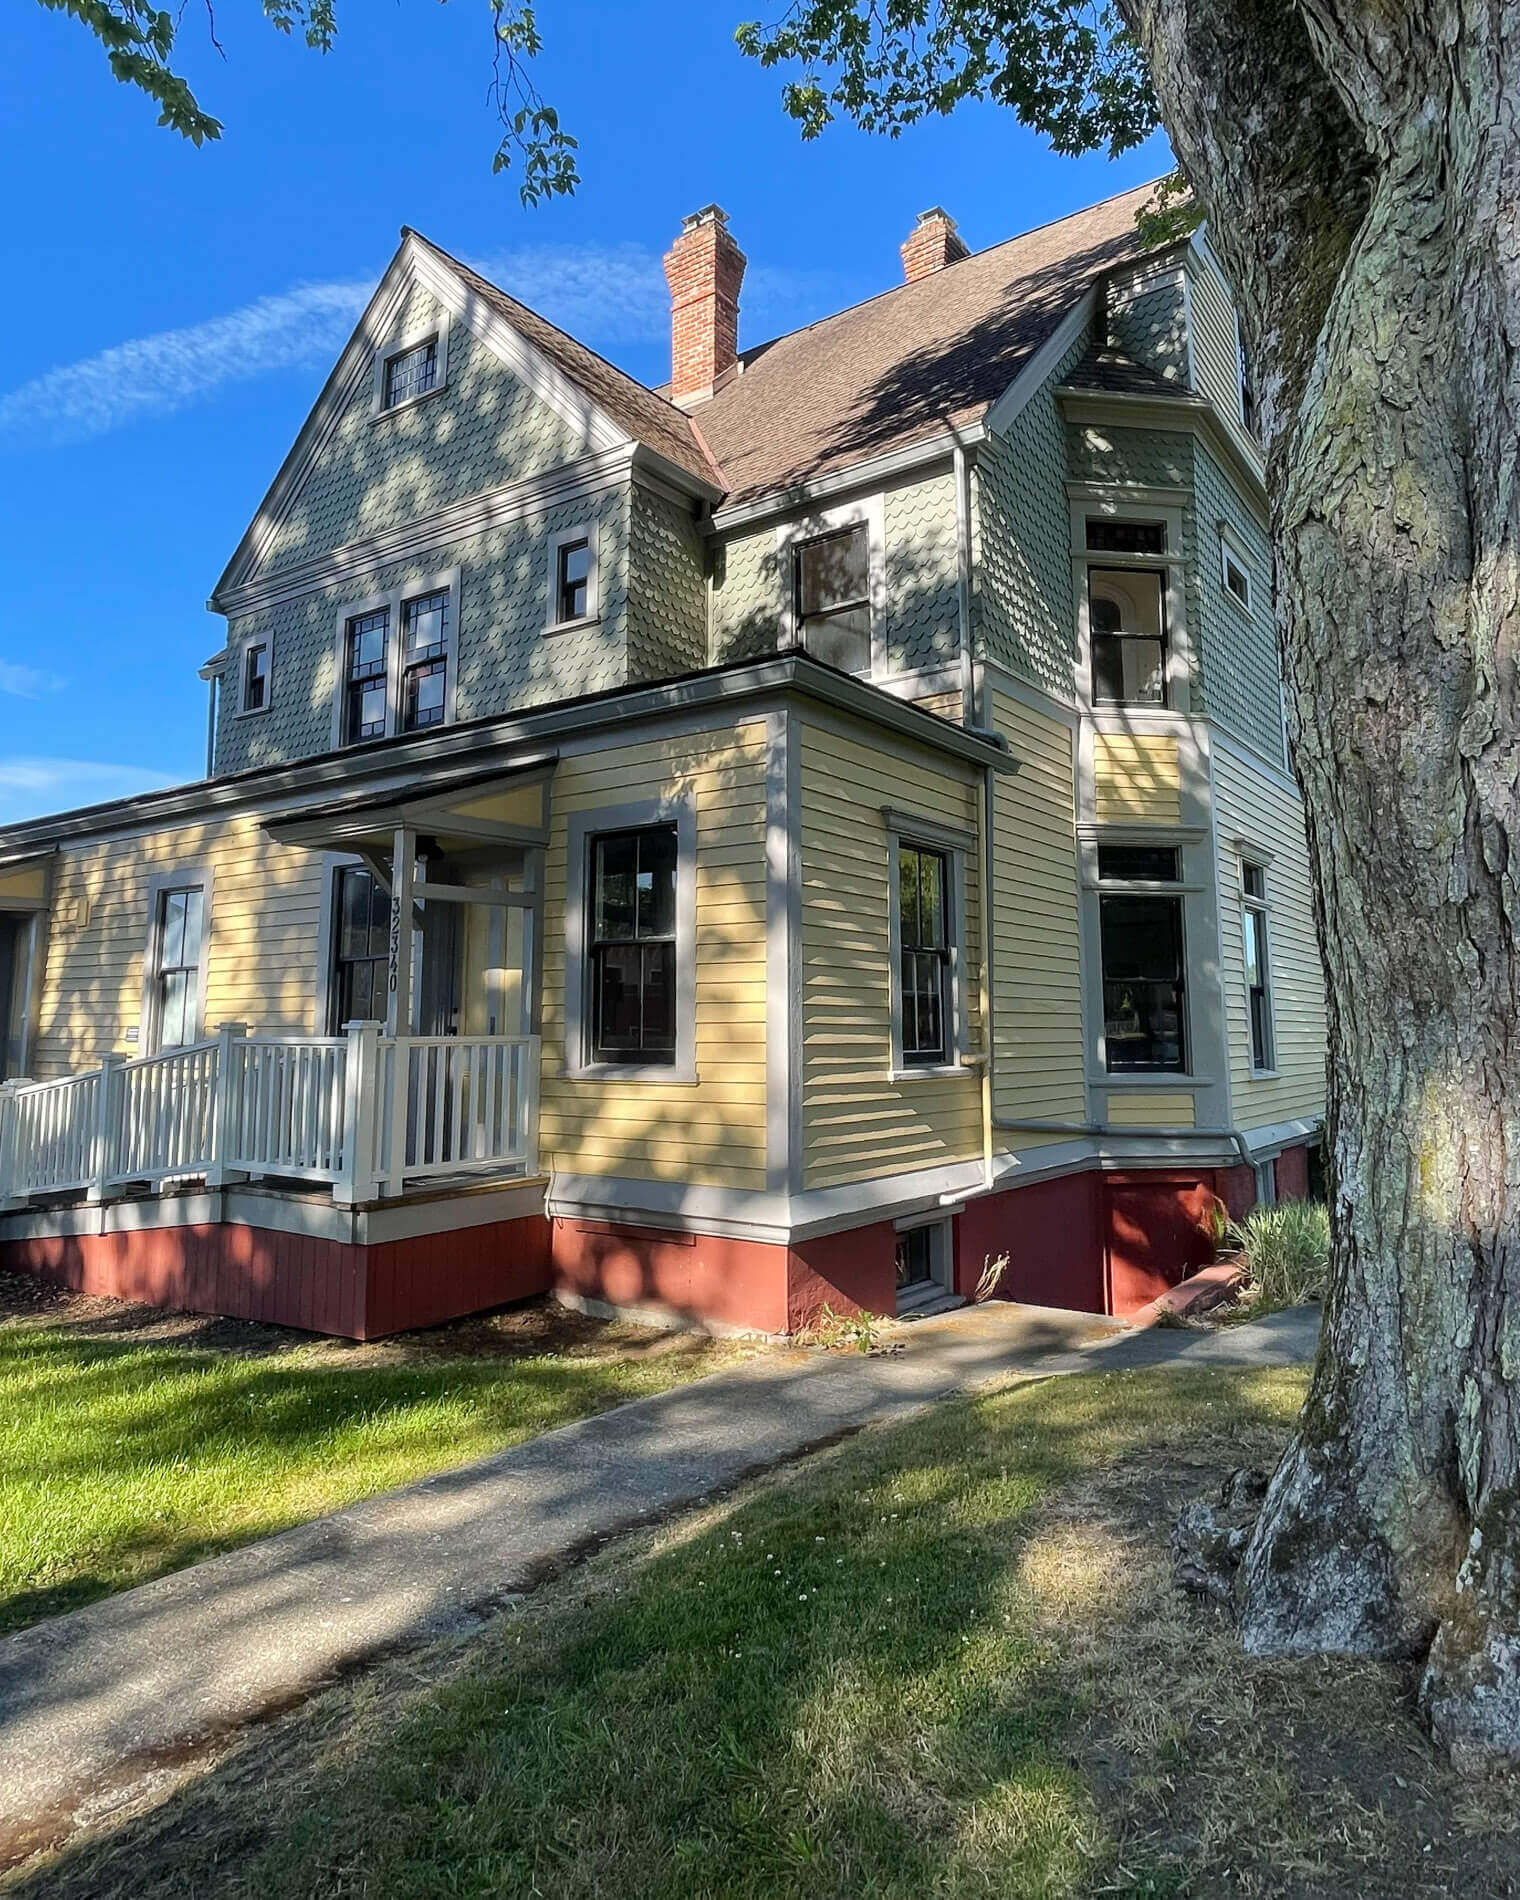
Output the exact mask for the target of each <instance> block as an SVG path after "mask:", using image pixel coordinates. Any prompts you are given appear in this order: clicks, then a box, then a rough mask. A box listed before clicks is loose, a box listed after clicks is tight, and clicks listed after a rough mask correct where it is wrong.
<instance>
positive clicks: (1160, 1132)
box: [995, 1120, 1256, 1168]
mask: <svg viewBox="0 0 1520 1900" xmlns="http://www.w3.org/2000/svg"><path fill="white" fill-rule="evenodd" d="M995 1125H996V1126H997V1127H999V1128H1006V1129H1008V1130H1010V1131H1012V1132H1017V1133H1022V1134H1029V1135H1121V1136H1123V1137H1124V1138H1125V1139H1126V1140H1128V1139H1130V1138H1132V1137H1133V1136H1136V1135H1138V1136H1140V1137H1141V1139H1142V1140H1145V1141H1158V1140H1166V1141H1175V1140H1179V1139H1181V1138H1182V1137H1184V1136H1187V1135H1201V1136H1202V1137H1203V1138H1204V1139H1205V1140H1206V1141H1227V1142H1229V1143H1230V1145H1231V1147H1232V1148H1234V1150H1235V1152H1236V1154H1237V1155H1238V1156H1239V1157H1240V1165H1241V1166H1242V1167H1243V1168H1254V1167H1255V1166H1256V1163H1255V1162H1254V1161H1253V1160H1252V1159H1251V1151H1250V1149H1249V1148H1248V1147H1247V1146H1246V1138H1245V1136H1244V1135H1243V1134H1242V1133H1241V1131H1240V1130H1239V1129H1238V1128H1200V1127H1198V1126H1197V1125H1196V1124H1195V1125H1194V1126H1192V1127H1189V1128H1139V1127H1137V1128H1130V1127H1128V1126H1126V1127H1123V1128H1114V1127H1112V1126H1110V1125H1109V1124H1108V1123H1106V1122H1059V1121H1012V1120H1007V1121H1005V1120H999V1121H998V1122H997V1123H996V1124H995Z"/></svg>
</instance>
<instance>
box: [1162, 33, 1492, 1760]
mask: <svg viewBox="0 0 1520 1900" xmlns="http://www.w3.org/2000/svg"><path fill="white" fill-rule="evenodd" d="M1129 14H1130V18H1131V20H1132V22H1133V24H1134V25H1135V26H1136V28H1137V30H1138V31H1139V34H1140V36H1141V38H1142V40H1143V42H1144V44H1145V45H1146V48H1147V51H1148V53H1149V55H1150V58H1151V61H1152V65H1153V69H1154V71H1155V74H1156V81H1157V88H1158V92H1159V94H1160V96H1161V100H1162V106H1163V116H1164V118H1165V119H1166V122H1167V126H1168V130H1169V131H1170V132H1171V135H1172V139H1173V144H1174V146H1175V148H1176V150H1177V152H1178V155H1179V158H1180V159H1181V161H1182V163H1183V166H1184V168H1185V170H1186V171H1187V173H1188V175H1189V177H1190V178H1191V180H1192V182H1193V185H1194V187H1195V189H1196V191H1197V192H1198V194H1199V197H1200V198H1201V200H1202V202H1203V204H1204V206H1205V208H1206V212H1207V215H1208V217H1209V221H1210V229H1211V237H1212V239H1213V242H1214V244H1215V247H1216V248H1217V249H1218V250H1219V251H1220V252H1221V254H1222V256H1223V258H1224V261H1225V263H1226V265H1227V268H1229V269H1230V271H1231V274H1232V276H1233V277H1234V278H1235V281H1236V284H1237V288H1238V290H1239V293H1240V296H1241V300H1242V305H1243V310H1244V315H1245V319H1246V323H1247V329H1248V334H1250V335H1252V336H1253V337H1254V338H1255V341H1256V346H1257V352H1258V355H1259V359H1260V367H1261V369H1262V371H1263V381H1264V388H1265V394H1266V398H1267V402H1266V409H1267V415H1266V433H1267V448H1268V470H1269V489H1270V494H1271V501H1272V510H1273V526H1274V540H1275V548H1276V556H1277V567H1278V572H1277V594H1278V615H1279V627H1280V632H1281V638H1282V643H1283V653H1284V664H1285V671H1286V674H1287V680H1288V696H1289V724H1290V732H1291V736H1292V740H1293V753H1294V763H1295V769H1296V771H1297V774H1298V778H1299V782H1300V784H1301V785H1302V787H1303V791H1304V797H1305V802H1306V806H1307V811H1308V823H1309V840H1310V854H1311V860H1312V865H1313V872H1314V880H1315V891H1316V901H1317V905H1318V914H1319V924H1320V939H1321V946H1322V950H1323V955H1324V963H1325V973H1326V979H1327V983H1328V991H1329V1021H1330V1049H1329V1077H1330V1109H1329V1137H1330V1163H1331V1166H1330V1179H1331V1182H1332V1190H1333V1192H1332V1208H1331V1219H1332V1235H1333V1275H1332V1282H1333V1284H1332V1292H1331V1295H1330V1299H1329V1303H1328V1306H1327V1310H1326V1316H1325V1330H1324V1339H1323V1343H1322V1346H1321V1351H1320V1355H1319V1360H1318V1363H1317V1365H1316V1368H1315V1374H1314V1380H1313V1385H1312V1388H1311V1392H1310V1396H1309V1401H1308V1404H1307V1406H1306V1408H1305V1411H1304V1414H1303V1417H1302V1419H1301V1421H1300V1425H1299V1429H1298V1432H1297V1435H1296V1437H1295V1439H1294V1441H1293V1443H1292V1445H1291V1447H1290V1449H1289V1451H1288V1454H1287V1456H1286V1457H1285V1458H1284V1460H1283V1463H1282V1464H1281V1466H1280V1467H1279V1469H1278V1471H1277V1473H1276V1475H1275V1477H1274V1479H1273V1481H1272V1485H1271V1489H1270V1491H1269V1492H1268V1495H1267V1499H1266V1503H1265V1506H1264V1508H1263V1511H1262V1515H1261V1517H1260V1519H1259V1521H1258V1524H1257V1527H1256V1531H1255V1533H1254V1536H1253V1538H1252V1541H1251V1544H1250V1546H1249V1548H1248V1550H1247V1554H1246V1559H1245V1564H1244V1568H1243V1571H1242V1577H1241V1609H1242V1627H1243V1632H1244V1638H1245V1642H1246V1644H1247V1646H1248V1647H1249V1648H1250V1649H1252V1650H1255V1651H1257V1652H1261V1653H1276V1654H1283V1653H1301V1652H1306V1651H1311V1650H1326V1651H1340V1652H1350V1653H1358V1654H1379V1655H1394V1654H1397V1655H1420V1656H1424V1657H1425V1658H1426V1663H1425V1669H1424V1678H1423V1700H1424V1705H1425V1707H1426V1710H1427V1712H1428V1714H1429V1716H1430V1719H1431V1722H1432V1724H1433V1727H1434V1729H1435V1731H1436V1733H1437V1734H1438V1735H1439V1736H1440V1737H1441V1738H1442V1739H1443V1740H1445V1741H1446V1742H1447V1743H1448V1744H1449V1745H1450V1746H1451V1747H1452V1749H1453V1750H1454V1752H1456V1753H1457V1754H1459V1755H1466V1756H1468V1757H1469V1758H1472V1759H1479V1758H1482V1757H1485V1756H1506V1757H1510V1758H1515V1757H1520V1016H1517V1012H1520V944H1517V928H1520V791H1517V783H1520V749H1517V731H1516V712H1517V692H1520V681H1517V663H1520V466H1517V448H1520V443H1517V427H1520V232H1517V223H1516V220H1517V210H1520V72H1517V68H1516V54H1517V51H1520V0H1493V4H1490V5H1483V4H1480V3H1479V0H1461V3H1460V4H1452V5H1450V6H1447V7H1444V8H1437V7H1431V8H1428V9H1426V8H1418V9H1417V8H1414V7H1412V6H1410V7H1406V6H1401V5H1398V4H1395V5H1394V6H1392V7H1391V8H1390V7H1389V6H1388V5H1386V4H1382V5H1379V6H1377V7H1375V8H1374V7H1371V6H1369V7H1368V8H1367V9H1366V10H1365V11H1363V10H1362V9H1361V8H1358V7H1352V6H1341V5H1335V4H1331V3H1330V0H1296V3H1295V0H1270V3H1263V0H1257V3H1256V4H1251V3H1250V0H1248V3H1247V4H1245V5H1231V4H1230V3H1229V0H1130V4H1129Z"/></svg>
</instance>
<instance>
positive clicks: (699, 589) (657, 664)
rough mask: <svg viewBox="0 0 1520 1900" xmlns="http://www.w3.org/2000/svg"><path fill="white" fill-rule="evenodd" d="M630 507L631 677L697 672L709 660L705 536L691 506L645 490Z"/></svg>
mask: <svg viewBox="0 0 1520 1900" xmlns="http://www.w3.org/2000/svg"><path fill="white" fill-rule="evenodd" d="M629 508H630V518H629V545H628V677H629V678H630V679H636V680H655V679H669V678H670V677H671V676H672V675H673V674H676V673H689V672H692V671H693V670H694V669H695V668H697V667H699V666H705V665H706V664H707V589H706V586H705V584H704V581H703V575H702V565H703V561H704V559H705V551H704V549H703V546H702V537H701V535H700V534H699V533H698V532H697V525H696V522H695V521H694V520H693V518H692V515H691V511H690V510H689V509H685V508H680V507H678V506H677V505H676V504H675V503H674V502H671V501H667V500H666V499H665V498H664V496H662V495H652V494H650V492H649V491H648V490H647V489H645V488H635V489H634V490H633V493H632V497H631V499H630V503H629Z"/></svg>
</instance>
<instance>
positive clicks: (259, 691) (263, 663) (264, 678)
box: [243, 646, 269, 712]
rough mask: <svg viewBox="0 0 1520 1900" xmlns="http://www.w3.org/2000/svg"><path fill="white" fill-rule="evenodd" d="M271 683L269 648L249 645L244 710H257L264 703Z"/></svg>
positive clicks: (244, 681) (244, 677) (245, 667)
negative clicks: (266, 691) (266, 690)
mask: <svg viewBox="0 0 1520 1900" xmlns="http://www.w3.org/2000/svg"><path fill="white" fill-rule="evenodd" d="M268 684H269V648H268V647H263V646H260V647H249V649H248V656H247V659H246V660H245V661H244V665H243V710H244V711H245V712H257V711H258V710H259V709H260V708H261V707H262V706H263V704H264V694H265V689H266V688H267V686H268Z"/></svg>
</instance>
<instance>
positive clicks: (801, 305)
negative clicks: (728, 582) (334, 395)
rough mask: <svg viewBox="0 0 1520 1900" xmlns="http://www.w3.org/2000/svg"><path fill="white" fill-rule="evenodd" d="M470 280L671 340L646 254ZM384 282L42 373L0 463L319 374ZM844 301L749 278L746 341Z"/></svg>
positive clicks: (767, 278)
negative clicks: (15, 454) (271, 381)
mask: <svg viewBox="0 0 1520 1900" xmlns="http://www.w3.org/2000/svg"><path fill="white" fill-rule="evenodd" d="M476 268H478V269H479V270H480V271H481V272H482V274H483V275H485V276H487V277H489V278H491V279H492V281H493V282H495V283H498V284H500V285H501V287H502V288H503V289H504V290H506V291H508V292H510V294H511V295H512V296H514V297H516V298H517V299H518V300H519V301H520V302H522V303H526V304H530V305H531V306H532V307H533V308H534V309H535V310H538V311H540V312H541V313H542V314H543V315H544V316H546V317H547V318H548V319H549V320H550V322H551V323H556V324H558V325H559V326H560V328H561V329H565V330H568V331H570V332H571V333H572V334H573V335H575V336H578V337H579V338H581V339H582V341H584V342H586V343H589V344H590V345H592V347H593V348H596V349H600V350H604V351H607V352H613V351H615V350H616V349H617V348H618V347H619V346H641V347H642V346H646V345H650V344H656V343H661V342H663V341H664V339H665V338H666V337H667V335H668V334H669V323H670V305H669V293H668V291H667V289H666V286H665V276H664V272H663V270H662V269H661V265H660V258H659V255H658V253H657V252H655V251H653V250H649V249H647V248H646V247H644V246H642V245H638V244H619V245H610V246H607V245H603V246H590V247H574V246H562V245H541V246H525V247H520V248H518V249H514V250H510V251H503V252H498V253H495V254H494V255H492V256H488V257H483V258H481V259H480V260H479V261H478V263H477V265H476ZM378 276H379V273H378V271H377V272H376V274H375V276H374V277H365V278H353V279H345V280H334V281H333V282H331V283H320V284H298V285H296V286H295V287H294V288H293V289H290V290H285V291H281V292H279V293H278V294H276V295H272V296H268V297H260V298H259V299H258V300H257V301H256V302H254V303H250V304H246V305H244V307H243V308H242V309H240V310H233V311H230V312H229V313H228V314H227V315H225V316H220V317H212V318H210V319H209V320H208V321H206V322H204V323H193V324H188V325H186V326H185V327H184V328H182V329H177V330H161V331H158V332H157V333H156V334H154V335H152V336H143V337H134V338H132V339H131V340H130V341H128V342H125V343H115V344H112V345H111V346H110V347H109V348H108V349H103V350H100V351H98V352H97V353H96V354H95V355H93V356H86V357H82V358H81V359H80V360H79V361H78V362H74V363H65V364H61V365H60V366H59V367H58V368H56V369H50V370H47V371H45V372H44V373H43V374H42V375H40V376H35V377H33V378H32V379H31V380H30V381H29V382H25V383H22V384H20V385H19V386H18V387H17V388H15V389H12V390H10V391H8V392H6V393H3V394H0V449H11V450H16V449H34V448H39V447H45V446H52V445H62V444H66V443H71V442H82V441H87V440H88V439H89V438H90V437H92V436H99V435H105V434H107V433H108V432H110V431H111V430H113V429H120V428H124V427H126V426H127V425H128V424H130V423H133V422H137V421H142V420H147V419H150V418H157V417H162V416H168V415H172V414H173V413H174V412H175V411H177V410H180V409H184V408H187V407H189V406H190V405H192V404H195V403H200V402H205V401H207V400H208V399H210V398H212V397H214V396H215V395H216V393H217V392H218V391H219V390H222V389H225V388H227V387H229V386H230V385H232V384H236V383H244V382H248V381H250V380H252V379H254V378H256V377H261V376H268V375H272V374H275V373H278V372H280V371H289V370H295V369H304V368H308V367H311V366H315V365H323V364H325V363H327V362H329V361H330V360H331V359H332V358H333V357H335V356H336V355H337V353H338V351H339V350H340V349H341V348H342V347H343V344H344V342H345V341H346V340H347V337H348V334H349V332H350V331H351V330H352V328H353V326H354V324H355V322H356V321H357V320H358V317H359V314H360V312H361V311H362V310H363V309H364V306H365V304H366V303H367V302H368V301H369V298H370V295H371V293H372V292H373V290H374V287H375V284H376V282H377V281H378ZM838 296H839V285H838V282H837V281H836V280H835V279H834V278H833V276H832V275H831V274H829V273H825V272H815V271H792V270H784V269H774V268H768V267H758V268H756V267H752V268H751V269H750V271H749V273H748V275H747V277H746V280H745V295H744V314H745V330H746V333H747V334H748V335H750V336H758V335H764V336H769V335H772V334H774V332H775V331H776V330H778V329H782V328H786V327H789V326H790V325H792V324H795V323H799V322H806V321H808V320H810V319H811V318H812V317H814V316H817V315H820V314H822V312H823V311H825V310H827V309H829V308H832V307H835V304H836V303H837V300H838ZM0 690H6V691H14V690H17V689H15V688H0Z"/></svg>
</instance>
